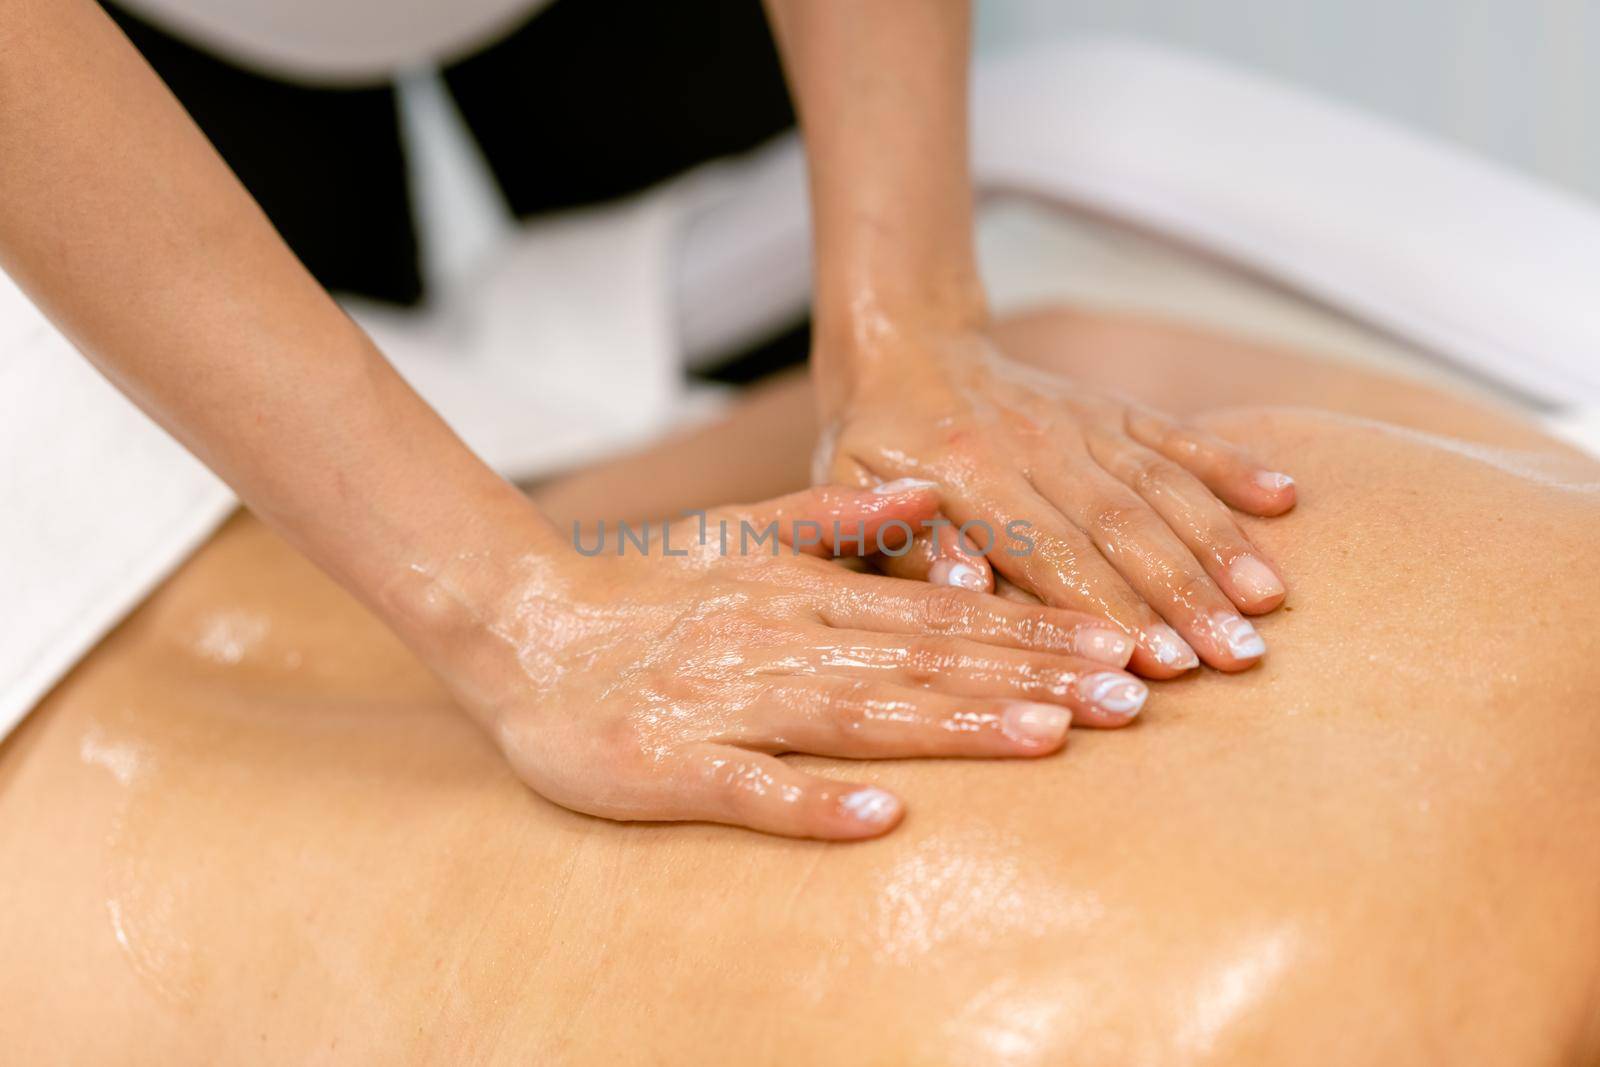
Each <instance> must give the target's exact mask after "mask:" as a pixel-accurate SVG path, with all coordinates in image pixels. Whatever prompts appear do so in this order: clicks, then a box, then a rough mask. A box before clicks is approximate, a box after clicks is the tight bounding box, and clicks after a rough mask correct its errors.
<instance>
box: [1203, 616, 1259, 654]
mask: <svg viewBox="0 0 1600 1067" xmlns="http://www.w3.org/2000/svg"><path fill="white" fill-rule="evenodd" d="M1212 625H1213V626H1215V627H1216V630H1217V633H1218V634H1219V635H1220V636H1221V637H1222V641H1223V643H1224V644H1226V645H1227V646H1228V651H1229V652H1230V653H1231V654H1232V655H1233V658H1234V659H1255V658H1257V657H1258V656H1261V655H1264V654H1265V653H1266V651H1267V643H1266V642H1265V641H1263V640H1262V639H1261V635H1260V634H1258V633H1256V628H1255V627H1254V626H1251V625H1250V623H1249V622H1248V621H1247V620H1245V619H1244V618H1242V617H1241V616H1238V615H1218V616H1217V617H1216V618H1215V619H1213V620H1212Z"/></svg>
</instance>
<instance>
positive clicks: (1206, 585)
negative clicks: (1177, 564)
mask: <svg viewBox="0 0 1600 1067" xmlns="http://www.w3.org/2000/svg"><path fill="white" fill-rule="evenodd" d="M1174 592H1175V593H1176V594H1177V597H1178V599H1179V600H1181V601H1183V603H1185V604H1196V603H1202V602H1205V601H1208V600H1217V599H1220V597H1221V594H1220V593H1218V592H1217V587H1216V586H1215V585H1213V584H1212V582H1211V579H1210V578H1209V577H1207V576H1206V575H1204V574H1201V573H1198V572H1196V573H1189V574H1188V575H1186V576H1185V578H1184V579H1183V581H1182V582H1180V583H1179V584H1178V588H1177V589H1176V590H1174Z"/></svg>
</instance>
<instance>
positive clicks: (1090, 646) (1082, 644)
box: [1076, 630, 1133, 667]
mask: <svg viewBox="0 0 1600 1067" xmlns="http://www.w3.org/2000/svg"><path fill="white" fill-rule="evenodd" d="M1076 645H1077V649H1078V655H1080V656H1085V657H1087V658H1089V659H1097V660H1099V661H1100V662H1102V663H1114V664H1116V665H1117V666H1118V667H1120V666H1122V665H1123V664H1125V663H1127V662H1128V657H1129V656H1131V655H1133V638H1131V637H1129V636H1128V635H1127V634H1123V633H1118V632H1117V631H1115V630H1080V631H1079V632H1078V639H1077V642H1076Z"/></svg>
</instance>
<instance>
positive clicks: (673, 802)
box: [455, 486, 1146, 839]
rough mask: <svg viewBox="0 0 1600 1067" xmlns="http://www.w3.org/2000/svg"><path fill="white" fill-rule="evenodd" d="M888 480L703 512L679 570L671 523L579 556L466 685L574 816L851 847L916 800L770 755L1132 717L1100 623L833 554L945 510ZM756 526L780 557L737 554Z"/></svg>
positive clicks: (519, 607)
mask: <svg viewBox="0 0 1600 1067" xmlns="http://www.w3.org/2000/svg"><path fill="white" fill-rule="evenodd" d="M884 488H886V489H891V491H890V492H887V493H883V492H880V493H871V492H865V491H858V490H849V489H841V488H838V487H831V488H825V489H815V490H810V491H808V492H805V493H801V494H797V495H795V496H793V497H787V498H784V499H782V500H779V501H775V502H772V503H769V504H764V505H759V506H755V507H752V508H749V509H745V510H739V511H727V512H712V513H710V514H709V515H708V516H706V519H705V525H704V527H703V528H702V525H701V521H700V520H699V519H695V518H691V519H689V520H687V521H684V522H681V523H678V524H676V525H674V526H673V527H672V528H671V530H670V534H669V537H668V540H667V545H668V546H670V548H671V551H672V552H673V553H678V552H680V551H685V550H686V551H687V553H688V554H687V555H683V556H679V555H676V554H674V555H671V556H668V555H666V554H664V545H663V543H662V541H661V536H660V535H661V527H660V526H659V525H657V526H655V527H653V528H652V530H651V533H652V540H651V548H650V551H649V554H648V555H641V554H640V553H639V551H638V550H637V548H636V547H634V546H633V545H632V544H630V545H629V546H628V548H627V554H626V555H623V556H621V557H619V556H617V555H616V554H615V548H611V547H608V548H607V550H606V551H605V552H604V553H602V554H600V555H596V556H594V557H592V558H583V557H580V556H578V555H576V554H573V555H571V556H570V557H568V559H567V560H566V561H565V562H563V563H560V564H559V566H558V569H556V570H553V571H543V572H541V573H540V575H539V576H538V577H536V578H533V577H530V578H529V579H527V580H525V581H523V582H521V583H519V585H518V587H517V588H515V589H514V590H513V591H512V592H511V593H510V594H508V597H507V600H506V602H505V608H504V610H503V611H501V612H500V615H501V617H500V619H499V620H498V621H497V622H496V623H495V624H494V625H493V626H491V627H489V629H490V630H491V631H492V632H493V633H495V634H496V635H498V637H499V639H500V640H502V641H504V642H505V643H506V646H507V647H508V648H510V649H513V650H514V651H515V655H514V657H511V658H509V659H506V658H502V659H501V660H500V661H499V662H500V663H501V666H500V667H499V668H497V670H498V676H496V677H493V678H490V677H488V676H486V675H485V673H484V670H483V668H482V666H481V664H482V663H486V662H490V661H492V660H493V657H489V658H488V659H485V658H483V657H481V656H480V657H479V658H478V660H477V665H473V666H470V667H468V668H464V669H465V670H467V671H469V672H471V673H472V674H473V677H472V678H471V679H470V681H469V682H468V683H467V684H458V691H459V692H461V693H462V694H463V695H464V697H465V702H466V703H467V704H468V705H469V707H471V710H473V711H474V713H475V714H477V715H478V716H479V717H480V719H482V720H483V721H484V722H485V724H486V725H488V726H489V727H490V730H491V732H492V733H493V734H494V736H495V737H496V738H497V739H498V740H499V743H500V744H501V746H502V748H503V750H504V751H505V753H506V755H507V757H508V758H509V759H510V761H511V763H512V765H513V766H514V767H515V768H516V770H517V772H518V773H519V774H520V775H521V776H522V778H523V779H524V780H525V781H526V782H527V783H528V784H529V785H530V786H532V787H533V788H534V789H535V790H537V791H538V792H539V793H541V794H543V795H544V796H546V797H547V798H549V799H551V800H554V801H556V802H557V803H560V804H563V805H565V806H567V807H570V808H575V809H577V810H579V811H584V812H588V813H591V814H594V815H601V816H605V817H607V818H613V819H639V820H677V819H692V820H707V821H712V822H721V823H732V824H736V825H739V826H747V827H750V828H753V829H757V830H764V831H767V832H769V833H775V834H784V835H791V836H798V837H817V838H839V839H849V838H863V837H873V836H876V835H878V834H881V833H883V832H885V831H887V830H888V829H890V828H891V827H893V826H894V824H895V823H896V822H898V821H899V819H900V817H901V815H902V811H903V806H902V803H901V801H900V800H899V799H898V798H897V797H895V796H893V795H892V794H890V793H888V792H886V791H884V790H882V789H879V788H876V787H871V786H862V785H855V784H849V783H846V782H841V781H837V780H834V779H829V778H821V777H817V776H815V775H812V774H808V773H805V772H803V771H800V770H798V769H796V768H794V767H792V766H790V765H788V764H786V763H784V762H783V761H782V760H779V759H777V758H775V754H776V753H782V752H805V753H814V754H818V755H825V756H838V757H847V758H856V759H875V758H895V757H911V756H980V757H1007V756H1040V755H1044V754H1047V753H1050V752H1054V751H1056V750H1057V749H1058V748H1060V747H1061V745H1062V744H1063V742H1064V741H1065V738H1066V733H1067V728H1068V725H1069V723H1071V722H1077V723H1080V724H1085V725H1093V726H1120V725H1122V724H1124V723H1126V722H1129V721H1130V720H1131V719H1132V718H1133V716H1134V715H1135V714H1136V713H1137V712H1138V710H1139V708H1140V707H1141V705H1142V704H1143V703H1144V699H1145V695H1146V690H1145V686H1144V685H1143V683H1141V682H1140V681H1138V680H1137V679H1136V678H1133V677H1132V676H1130V675H1128V674H1126V673H1124V671H1123V670H1121V669H1120V668H1121V667H1122V665H1124V664H1125V663H1126V662H1127V659H1128V656H1129V655H1130V654H1131V653H1132V642H1131V641H1129V640H1128V639H1127V638H1126V637H1124V636H1123V635H1121V634H1119V633H1117V632H1116V631H1114V630H1109V629H1108V628H1107V627H1106V625H1105V623H1104V622H1102V621H1100V620H1097V619H1092V618H1089V617H1087V616H1084V615H1079V614H1076V613H1073V612H1068V611H1061V610H1058V609H1053V608H1047V607H1042V606H1034V605H1024V604H1016V603H1012V602H1010V601H1006V600H1002V599H1001V598H999V597H995V596H991V595H985V594H981V593H974V592H968V591H966V590H963V589H957V588H952V587H935V586H931V585H928V584H926V583H916V582H907V581H900V580H897V579H894V578H887V577H883V576H879V575H873V574H862V573H857V572H854V571H851V570H849V569H847V568H846V567H844V566H842V565H841V564H839V563H837V562H834V561H831V560H828V559H825V558H818V556H819V555H820V556H828V555H831V554H832V552H833V548H834V547H835V542H834V532H833V531H834V525H833V524H834V523H835V522H838V523H839V524H840V529H841V530H842V531H843V532H844V537H845V539H848V538H850V537H851V535H852V534H854V533H857V532H860V533H863V534H864V537H865V542H866V547H867V549H868V550H869V551H870V550H871V549H872V548H873V547H875V544H876V542H877V540H878V538H879V536H880V532H881V533H882V534H883V535H884V540H885V543H886V544H888V545H889V546H891V547H892V546H893V545H894V544H895V542H896V540H897V537H898V536H900V535H901V533H902V531H903V529H904V526H901V525H897V524H895V523H893V522H892V520H899V522H900V523H909V524H913V525H914V524H916V523H917V522H919V521H920V520H922V519H924V518H927V517H929V516H931V515H932V514H933V512H934V508H935V507H936V500H937V497H936V495H935V494H934V493H933V492H932V491H931V490H930V489H928V488H924V487H920V486H912V487H909V488H906V489H902V490H898V491H896V490H894V489H893V487H887V486H886V487H884ZM812 522H814V523H815V524H816V525H815V526H812V525H809V524H808V523H812ZM858 522H859V523H863V524H864V527H863V528H862V529H860V530H859V531H858V528H857V524H858ZM723 523H726V524H727V526H726V530H727V535H726V537H727V542H728V545H727V553H728V554H726V555H725V554H723V549H722V540H723V534H722V532H721V531H722V529H723V528H724V527H723ZM741 523H746V524H748V527H747V528H748V529H749V530H751V531H755V532H760V531H762V530H764V529H765V528H766V527H768V526H769V525H770V524H773V523H776V524H777V528H778V530H779V531H780V534H781V536H782V537H783V539H784V540H785V542H786V543H785V544H783V545H781V546H778V548H777V554H776V555H774V554H773V551H774V545H773V542H772V541H771V540H767V541H766V542H764V543H762V544H760V545H756V544H755V542H754V536H755V534H754V533H752V534H750V535H749V537H748V538H747V539H746V541H747V543H746V545H745V546H744V547H746V548H747V549H748V551H747V552H746V554H744V555H740V554H738V553H739V551H740V548H741ZM886 524H889V525H888V526H887V528H886ZM702 529H703V531H704V536H705V541H704V543H701V536H702ZM811 541H819V543H817V544H806V543H807V542H811ZM797 544H805V547H806V550H807V551H809V552H811V553H816V555H808V554H796V553H795V551H794V548H793V547H792V546H794V545H797ZM838 547H840V548H842V549H844V550H845V551H847V552H854V551H856V550H857V546H856V544H855V543H854V542H853V541H846V540H844V539H841V543H840V544H839V546H838ZM455 681H457V682H458V683H460V682H461V678H459V677H458V678H456V679H455ZM995 773H997V774H1000V773H1004V772H1003V771H1002V770H999V769H996V771H995Z"/></svg>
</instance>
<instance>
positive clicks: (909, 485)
mask: <svg viewBox="0 0 1600 1067" xmlns="http://www.w3.org/2000/svg"><path fill="white" fill-rule="evenodd" d="M937 485H938V483H937V482H930V481H926V480H924V479H922V478H896V479H895V480H894V481H892V482H884V483H883V484H882V485H876V486H873V488H872V491H873V492H874V493H877V494H878V495H879V496H893V495H894V494H895V493H909V492H911V491H912V490H914V489H933V488H935V487H937Z"/></svg>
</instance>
